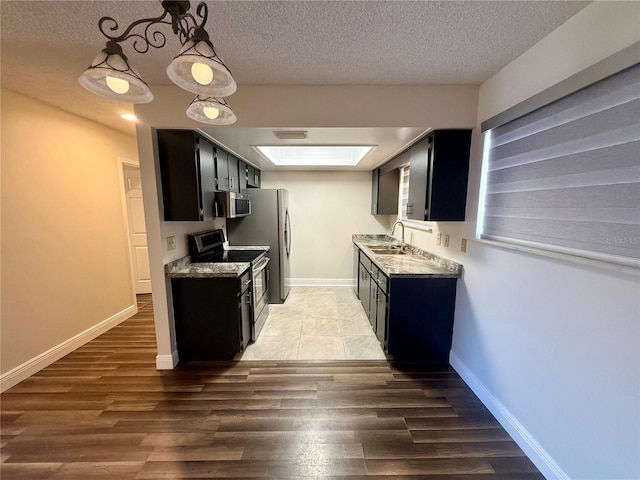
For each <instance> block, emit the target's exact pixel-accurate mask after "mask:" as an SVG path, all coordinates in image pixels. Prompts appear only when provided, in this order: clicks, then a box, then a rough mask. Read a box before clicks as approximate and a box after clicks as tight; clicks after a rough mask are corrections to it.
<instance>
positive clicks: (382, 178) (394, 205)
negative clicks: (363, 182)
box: [371, 168, 400, 215]
mask: <svg viewBox="0 0 640 480" xmlns="http://www.w3.org/2000/svg"><path fill="white" fill-rule="evenodd" d="M399 188H400V170H398V169H394V170H391V171H390V172H387V173H384V174H383V173H382V172H381V169H379V168H376V169H375V170H374V171H373V172H372V179H371V215H397V214H398V193H399Z"/></svg>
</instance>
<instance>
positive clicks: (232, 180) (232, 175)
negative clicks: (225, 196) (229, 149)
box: [227, 153, 240, 193]
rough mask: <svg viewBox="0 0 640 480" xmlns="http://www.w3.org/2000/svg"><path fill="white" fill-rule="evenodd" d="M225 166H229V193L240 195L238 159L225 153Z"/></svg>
mask: <svg viewBox="0 0 640 480" xmlns="http://www.w3.org/2000/svg"><path fill="white" fill-rule="evenodd" d="M227 164H228V165H229V191H230V192H237V193H240V175H239V174H238V157H236V156H235V155H233V154H231V153H227Z"/></svg>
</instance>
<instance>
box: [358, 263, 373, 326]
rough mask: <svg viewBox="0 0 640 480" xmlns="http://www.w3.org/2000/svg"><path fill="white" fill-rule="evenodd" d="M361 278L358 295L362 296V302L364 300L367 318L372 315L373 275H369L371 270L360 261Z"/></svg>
mask: <svg viewBox="0 0 640 480" xmlns="http://www.w3.org/2000/svg"><path fill="white" fill-rule="evenodd" d="M359 275H360V279H359V281H358V296H359V297H360V302H362V306H363V307H364V312H365V313H366V314H367V318H371V317H370V311H369V308H370V303H369V302H370V295H371V293H370V290H371V276H370V275H369V270H368V269H367V267H365V265H363V264H362V263H360V268H359Z"/></svg>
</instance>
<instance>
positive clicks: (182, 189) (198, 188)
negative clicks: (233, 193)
mask: <svg viewBox="0 0 640 480" xmlns="http://www.w3.org/2000/svg"><path fill="white" fill-rule="evenodd" d="M157 138H158V160H159V164H160V176H161V182H162V199H163V204H164V219H165V220H167V221H204V220H211V219H213V218H214V217H213V198H214V190H215V159H214V150H215V149H214V146H213V144H212V143H210V142H209V141H208V140H206V139H205V138H203V137H201V136H200V135H198V134H196V133H195V132H192V131H189V130H158V132H157Z"/></svg>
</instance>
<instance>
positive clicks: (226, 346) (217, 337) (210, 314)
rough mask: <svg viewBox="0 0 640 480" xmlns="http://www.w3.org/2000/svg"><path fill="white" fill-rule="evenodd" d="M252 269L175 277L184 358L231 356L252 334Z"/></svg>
mask: <svg viewBox="0 0 640 480" xmlns="http://www.w3.org/2000/svg"><path fill="white" fill-rule="evenodd" d="M250 285H251V273H250V271H249V270H247V271H246V273H244V274H243V275H242V276H240V277H212V278H172V279H171V287H172V291H173V309H174V316H175V325H176V343H177V346H178V355H179V357H180V361H205V360H230V359H232V358H233V356H234V355H235V354H236V353H238V352H240V351H242V350H244V349H245V348H246V346H247V344H248V343H249V340H250V338H251V288H250Z"/></svg>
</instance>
